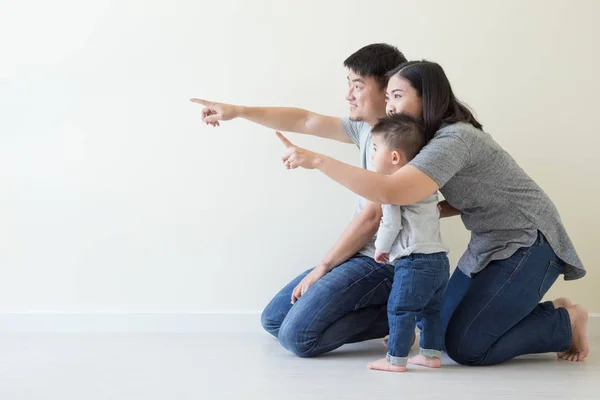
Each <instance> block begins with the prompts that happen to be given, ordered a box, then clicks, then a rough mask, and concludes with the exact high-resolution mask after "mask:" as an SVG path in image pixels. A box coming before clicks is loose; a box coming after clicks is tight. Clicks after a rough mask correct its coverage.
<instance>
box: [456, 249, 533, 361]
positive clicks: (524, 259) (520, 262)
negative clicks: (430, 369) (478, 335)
mask: <svg viewBox="0 0 600 400" xmlns="http://www.w3.org/2000/svg"><path fill="white" fill-rule="evenodd" d="M529 253H530V252H529V250H528V251H527V254H525V255H524V257H523V258H522V259H521V261H519V263H518V264H517V266H516V267H515V269H514V270H513V271H512V272H511V274H510V275H509V276H508V278H506V281H505V282H504V283H503V284H502V286H500V288H499V289H498V290H497V291H496V293H494V295H493V296H492V298H490V300H489V301H488V302H487V303H486V304H485V306H483V307H482V308H481V311H479V312H478V313H477V315H476V316H475V318H473V320H472V321H471V323H470V324H469V326H467V329H465V334H464V335H463V337H462V339H461V340H460V343H459V345H458V349H457V351H458V352H459V353H460V351H461V350H462V346H463V343H464V341H465V337H466V336H467V331H468V330H469V329H471V326H473V324H474V323H475V321H476V320H477V318H479V316H480V315H481V314H482V313H483V312H484V311H485V309H486V308H487V307H488V305H489V304H490V303H491V302H492V301H493V300H494V299H495V298H496V297H497V296H498V293H500V292H501V291H502V289H504V287H505V286H506V285H507V284H508V282H509V279H510V277H511V276H513V275H514V273H515V272H516V271H518V270H520V268H521V266H522V264H523V263H524V262H525V261H526V260H527V259H528V258H529Z"/></svg>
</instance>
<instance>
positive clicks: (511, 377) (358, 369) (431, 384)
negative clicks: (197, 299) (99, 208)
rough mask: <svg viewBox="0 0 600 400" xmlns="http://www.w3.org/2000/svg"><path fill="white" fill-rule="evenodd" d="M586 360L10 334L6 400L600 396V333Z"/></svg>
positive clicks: (1, 351)
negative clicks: (459, 358)
mask: <svg viewBox="0 0 600 400" xmlns="http://www.w3.org/2000/svg"><path fill="white" fill-rule="evenodd" d="M591 345H592V352H591V354H590V356H589V358H588V360H587V361H586V362H584V363H569V362H564V361H559V360H557V359H556V358H555V356H554V355H551V354H548V355H538V356H530V357H524V358H522V359H518V360H514V361H512V362H509V363H506V364H504V365H500V366H496V367H485V368H481V367H478V368H472V367H471V368H469V367H462V366H458V365H455V364H453V363H452V362H450V361H449V360H447V359H445V360H444V362H445V365H444V367H443V368H442V369H440V370H428V369H424V368H413V369H412V370H411V371H410V372H407V373H404V374H392V373H384V372H374V371H368V370H367V369H366V368H365V365H366V363H367V362H368V361H371V360H374V359H375V358H377V357H380V356H383V355H384V354H385V350H384V349H383V347H382V346H381V343H380V342H379V341H372V342H366V343H361V344H356V345H349V346H345V347H343V348H341V349H339V350H338V351H335V352H333V353H331V354H329V355H326V356H323V357H320V358H316V359H300V358H297V357H294V356H292V355H291V354H289V353H287V352H286V351H285V350H283V349H282V348H281V347H280V346H279V344H278V343H277V341H276V340H275V339H273V338H271V337H269V336H268V335H266V334H262V333H252V334H244V335H242V334H228V335H217V334H2V335H0V399H2V400H13V399H15V400H16V399H19V400H21V399H22V400H25V399H27V400H29V399H57V400H58V399H60V400H70V399H78V400H94V399H111V400H112V399H115V400H116V399H144V400H154V399H165V400H166V399H169V400H171V399H173V400H175V399H195V400H212V399H230V398H231V399H234V398H238V399H282V400H295V399H312V400H318V399H328V400H330V399H366V400H373V399H390V400H391V399H411V400H414V399H429V398H442V399H471V398H472V399H489V398H493V399H508V398H518V399H538V398H539V399H577V400H582V399H600V357H599V356H598V352H597V351H596V349H598V348H600V338H594V339H592V342H591Z"/></svg>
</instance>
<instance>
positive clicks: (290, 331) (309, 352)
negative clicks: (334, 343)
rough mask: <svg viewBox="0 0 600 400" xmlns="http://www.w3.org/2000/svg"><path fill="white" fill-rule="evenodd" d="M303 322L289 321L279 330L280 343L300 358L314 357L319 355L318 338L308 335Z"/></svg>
mask: <svg viewBox="0 0 600 400" xmlns="http://www.w3.org/2000/svg"><path fill="white" fill-rule="evenodd" d="M306 332H307V329H306V326H305V323H304V322H303V321H297V320H296V321H287V320H285V321H284V322H283V323H282V324H281V328H280V329H279V343H281V346H283V348H284V349H286V350H288V351H291V352H292V353H294V354H295V355H297V356H298V357H303V358H304V357H314V356H317V355H319V353H318V349H317V342H318V337H317V336H315V335H310V334H307V333H306Z"/></svg>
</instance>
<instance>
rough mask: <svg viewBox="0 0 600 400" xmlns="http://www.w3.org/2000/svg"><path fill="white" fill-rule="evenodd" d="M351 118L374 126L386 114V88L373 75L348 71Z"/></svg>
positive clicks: (347, 96)
mask: <svg viewBox="0 0 600 400" xmlns="http://www.w3.org/2000/svg"><path fill="white" fill-rule="evenodd" d="M346 100H348V102H349V103H350V119H351V120H354V121H365V122H367V123H369V124H370V125H371V126H373V125H374V124H375V123H376V122H377V120H378V119H379V118H381V117H383V116H385V90H384V89H381V88H380V87H379V85H378V84H377V81H376V80H375V78H373V77H372V76H366V77H365V76H361V75H357V74H355V73H354V72H353V71H351V70H349V71H348V92H347V93H346Z"/></svg>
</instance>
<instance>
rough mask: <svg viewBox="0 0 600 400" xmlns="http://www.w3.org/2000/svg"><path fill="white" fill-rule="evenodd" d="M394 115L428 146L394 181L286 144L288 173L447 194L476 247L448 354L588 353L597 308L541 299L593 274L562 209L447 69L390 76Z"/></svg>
mask: <svg viewBox="0 0 600 400" xmlns="http://www.w3.org/2000/svg"><path fill="white" fill-rule="evenodd" d="M387 99H388V102H387V113H388V114H392V113H408V114H411V115H413V116H416V117H419V118H422V119H423V123H424V125H425V136H426V143H427V145H426V146H425V147H424V148H423V149H422V150H421V152H420V153H419V154H418V155H417V157H415V159H414V160H413V161H411V162H410V163H409V164H408V165H407V166H405V167H403V168H402V169H400V170H399V171H398V172H396V173H395V174H393V175H389V176H385V175H381V174H378V173H375V172H371V171H366V170H362V169H360V168H356V167H353V166H350V165H346V164H343V163H341V162H339V161H336V160H334V159H332V158H329V157H326V156H323V155H320V154H317V153H313V152H310V151H308V150H305V149H301V148H298V147H296V146H294V145H293V144H292V143H290V142H289V141H288V140H287V139H285V138H284V137H283V136H281V134H279V137H280V139H281V140H282V141H283V142H284V144H285V145H286V152H285V154H284V156H283V162H284V163H285V165H286V167H287V168H288V169H294V168H297V167H303V168H307V169H312V168H316V169H319V170H320V171H321V172H323V173H324V174H326V175H327V176H329V177H330V178H332V179H334V180H336V181H337V182H339V183H340V184H342V185H344V186H346V187H347V188H348V189H350V190H352V191H353V192H355V193H357V194H358V195H360V196H363V197H365V198H367V199H368V200H371V201H374V202H378V203H382V204H399V205H405V204H412V203H415V202H418V201H421V200H423V199H425V198H426V197H427V196H429V195H430V194H431V193H434V192H435V191H437V190H440V192H441V193H442V194H443V195H444V197H445V198H446V201H445V202H442V203H440V210H441V215H442V216H449V215H456V214H459V213H460V214H461V215H462V220H463V222H464V224H465V227H466V228H467V229H469V230H470V231H471V241H470V243H469V246H468V248H467V250H466V252H465V253H464V255H463V256H462V257H461V259H460V261H459V263H458V268H457V269H456V270H455V272H454V273H453V275H452V277H451V279H450V282H449V284H448V288H447V290H446V295H445V298H444V302H443V305H442V320H443V323H444V326H445V328H446V331H445V332H446V333H445V348H446V352H447V353H448V355H449V356H450V357H451V358H452V359H453V360H455V361H456V362H458V363H460V364H465V365H492V364H498V363H501V362H504V361H506V360H509V359H512V358H514V357H517V356H519V355H523V354H531V353H546V352H557V353H558V356H559V357H560V358H562V359H565V360H570V361H582V360H583V359H584V358H585V357H586V356H587V354H588V352H589V348H588V344H587V311H586V310H585V309H584V308H583V307H581V306H579V305H573V304H572V303H571V302H570V301H569V300H567V299H558V300H555V301H553V302H544V303H539V302H540V300H541V299H542V297H543V296H544V294H545V293H546V292H547V291H548V289H549V288H550V287H551V286H552V284H553V283H554V282H555V281H556V279H557V278H558V276H559V275H560V274H564V278H565V279H566V280H572V279H579V278H581V277H583V276H584V275H585V270H584V268H583V265H582V263H581V261H580V260H579V257H578V256H577V253H576V251H575V249H574V247H573V245H572V243H571V241H570V239H569V236H568V235H567V233H566V231H565V229H564V227H563V225H562V222H561V220H560V217H559V215H558V211H557V210H556V208H555V206H554V204H553V203H552V202H551V201H550V199H549V198H548V196H547V195H546V194H545V193H544V192H543V191H542V189H541V188H540V187H539V186H538V185H537V184H536V183H535V182H534V181H533V180H532V179H531V178H530V177H529V176H528V175H527V174H526V173H525V172H524V171H523V170H522V169H521V168H520V167H519V166H518V165H517V163H516V162H515V160H514V159H513V158H512V157H511V156H510V155H509V154H508V153H507V152H506V151H504V150H503V149H502V148H501V147H500V146H499V145H498V144H497V143H496V142H495V141H494V140H493V139H492V138H491V136H490V135H488V134H487V133H485V132H483V131H482V126H481V124H480V123H479V122H478V121H477V120H476V119H475V117H474V116H473V115H472V114H471V112H470V111H469V110H468V109H467V107H465V106H464V105H463V104H461V103H460V102H459V101H458V100H457V99H456V97H455V96H454V94H453V92H452V89H451V87H450V83H449V81H448V78H447V77H446V75H445V73H444V71H443V69H442V68H441V66H440V65H438V64H436V63H433V62H428V61H412V62H408V63H405V64H403V65H401V66H400V67H398V68H397V69H396V70H394V71H392V72H391V73H390V80H389V83H388V87H387Z"/></svg>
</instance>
